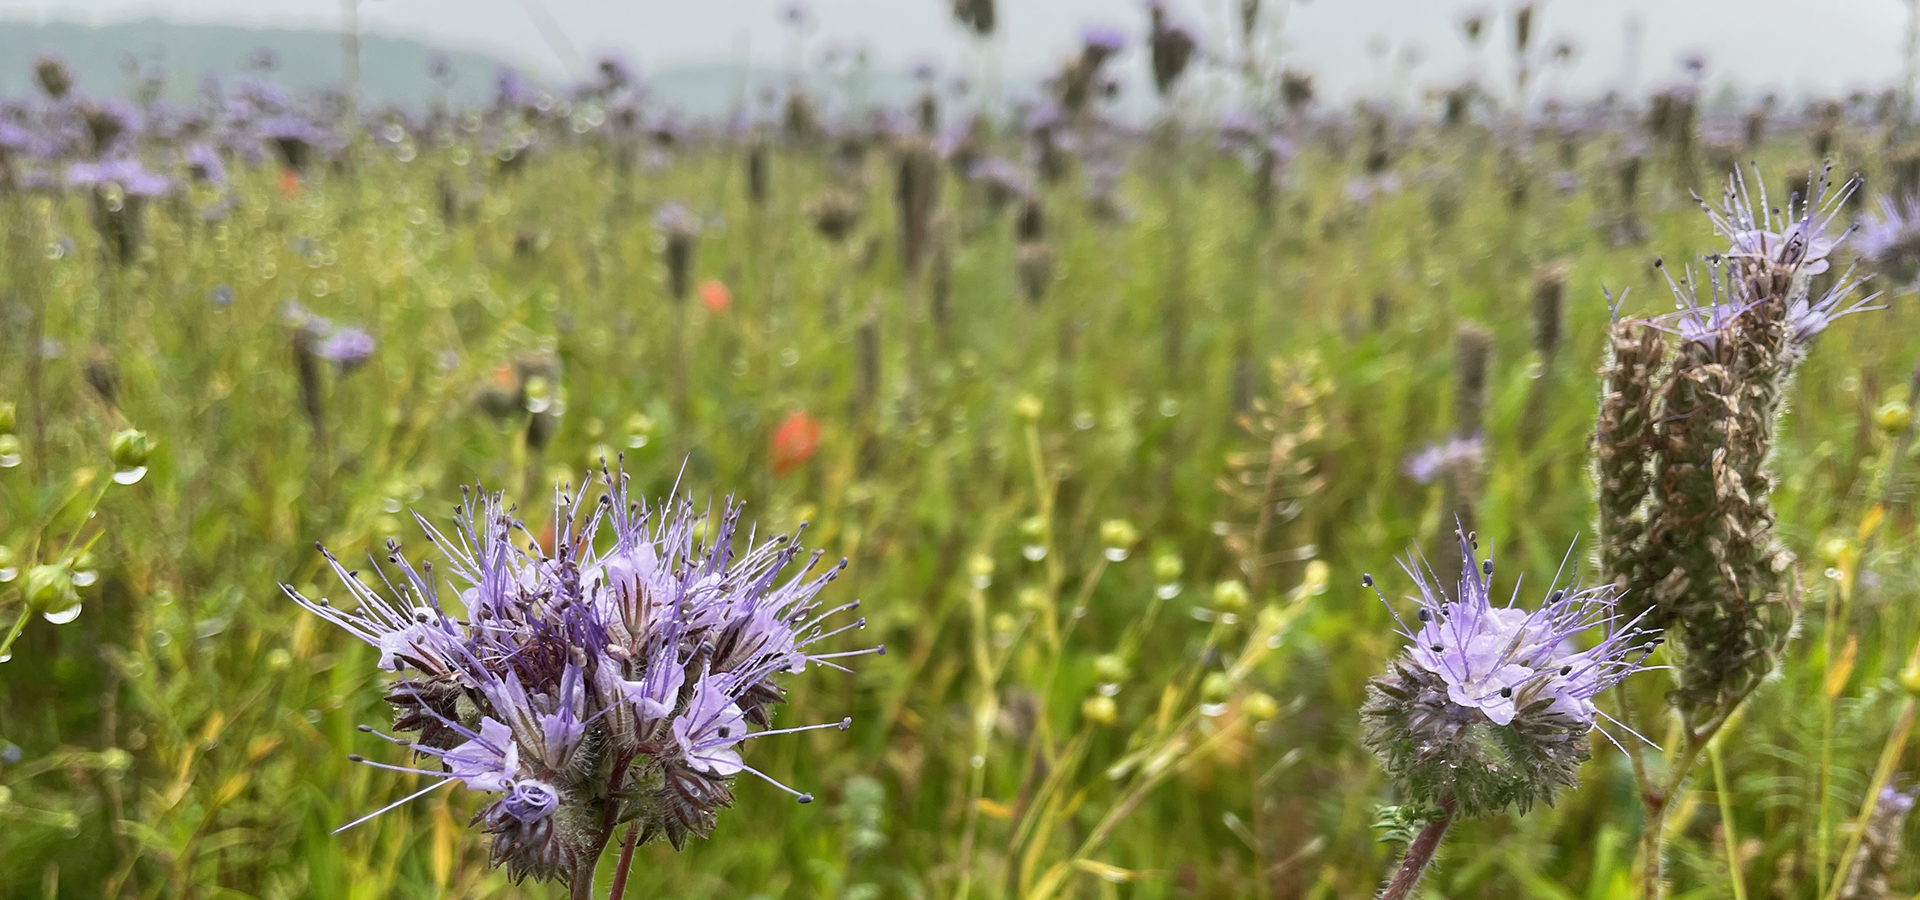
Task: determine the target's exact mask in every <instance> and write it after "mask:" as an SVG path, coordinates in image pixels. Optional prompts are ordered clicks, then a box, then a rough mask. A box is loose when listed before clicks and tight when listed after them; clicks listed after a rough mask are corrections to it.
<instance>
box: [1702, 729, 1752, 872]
mask: <svg viewBox="0 0 1920 900" xmlns="http://www.w3.org/2000/svg"><path fill="white" fill-rule="evenodd" d="M1707 762H1708V763H1709V764H1710V765H1712V767H1713V799H1714V803H1715V804H1716V805H1718V806H1719V807H1720V835H1721V837H1722V838H1723V839H1724V840H1725V841H1726V845H1727V877H1728V878H1730V879H1732V880H1733V900H1747V882H1746V878H1745V877H1744V876H1743V875H1741V873H1740V839H1739V836H1738V834H1736V833H1735V831H1734V827H1733V792H1732V791H1730V790H1728V789H1727V770H1726V766H1724V765H1722V764H1721V762H1720V742H1719V741H1714V742H1713V743H1711V744H1708V745H1707Z"/></svg>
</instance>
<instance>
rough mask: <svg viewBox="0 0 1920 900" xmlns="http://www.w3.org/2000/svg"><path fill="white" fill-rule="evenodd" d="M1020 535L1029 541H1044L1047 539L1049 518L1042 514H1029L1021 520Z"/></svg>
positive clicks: (1035, 542) (1036, 542)
mask: <svg viewBox="0 0 1920 900" xmlns="http://www.w3.org/2000/svg"><path fill="white" fill-rule="evenodd" d="M1020 537H1021V539H1022V540H1025V541H1027V542H1029V543H1034V544H1038V543H1042V542H1044V541H1046V539H1047V520H1046V518H1045V517H1042V516H1028V517H1026V518H1025V519H1022V520H1020Z"/></svg>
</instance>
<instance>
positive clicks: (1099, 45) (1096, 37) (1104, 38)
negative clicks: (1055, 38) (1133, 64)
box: [1080, 24, 1127, 69]
mask: <svg viewBox="0 0 1920 900" xmlns="http://www.w3.org/2000/svg"><path fill="white" fill-rule="evenodd" d="M1126 49H1127V33H1126V32H1124V31H1121V30H1120V29H1118V28H1115V27H1113V26H1112V25H1105V24H1095V25H1088V26H1086V27H1085V28H1082V29H1080V53H1081V58H1083V59H1085V60H1086V61H1087V64H1088V68H1090V69H1098V68H1100V66H1101V65H1102V64H1103V63H1105V62H1106V61H1107V60H1108V59H1111V58H1112V57H1114V56H1115V55H1118V54H1119V53H1121V52H1123V51H1125V50H1126Z"/></svg>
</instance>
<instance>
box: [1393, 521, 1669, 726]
mask: <svg viewBox="0 0 1920 900" xmlns="http://www.w3.org/2000/svg"><path fill="white" fill-rule="evenodd" d="M1460 550H1461V555H1462V557H1463V558H1464V559H1465V560H1466V565H1464V566H1462V567H1461V571H1460V581H1459V589H1458V590H1457V591H1456V592H1455V593H1454V594H1453V595H1452V596H1449V595H1448V594H1447V591H1446V589H1445V588H1444V587H1442V586H1441V585H1440V580H1439V578H1438V576H1437V575H1435V574H1434V573H1433V572H1431V571H1427V572H1425V573H1423V572H1422V570H1421V568H1420V567H1419V566H1417V565H1414V564H1412V563H1411V561H1409V563H1408V564H1407V565H1405V567H1404V568H1405V569H1406V572H1407V574H1408V575H1409V576H1412V578H1413V582H1414V585H1415V587H1417V588H1418V589H1419V591H1420V596H1419V597H1418V598H1416V599H1417V600H1418V603H1419V608H1418V609H1417V610H1416V612H1415V614H1414V621H1413V622H1412V623H1408V622H1407V621H1406V620H1404V619H1400V618H1399V613H1397V612H1395V613H1394V618H1395V621H1396V622H1398V623H1399V626H1400V635H1401V636H1402V637H1404V638H1406V639H1407V649H1406V654H1407V657H1408V658H1409V659H1411V660H1412V661H1413V663H1414V664H1415V665H1417V666H1419V667H1420V668H1421V669H1423V670H1425V671H1427V672H1431V673H1433V674H1434V675H1437V676H1439V678H1440V680H1441V682H1443V683H1444V684H1445V685H1446V691H1447V700H1448V701H1449V702H1451V703H1453V704H1454V705H1455V706H1458V707H1461V708H1463V709H1471V710H1477V711H1479V712H1480V713H1481V714H1482V715H1484V716H1486V718H1487V721H1490V722H1492V723H1493V724H1495V725H1509V724H1512V722H1513V719H1514V717H1515V716H1516V715H1518V714H1520V712H1521V711H1522V710H1526V709H1533V708H1536V707H1537V708H1540V709H1544V710H1545V711H1547V712H1551V713H1555V714H1559V715H1563V716H1566V717H1568V718H1571V719H1573V720H1575V721H1578V722H1580V723H1582V724H1584V725H1586V726H1587V727H1589V728H1591V727H1593V726H1594V724H1595V718H1596V717H1597V716H1603V715H1605V713H1602V712H1600V711H1599V708H1598V707H1596V706H1594V704H1593V698H1594V697H1595V696H1596V695H1598V694H1600V693H1601V692H1603V691H1605V690H1607V689H1608V688H1611V687H1613V686H1614V685H1615V684H1618V683H1619V682H1620V680H1621V679H1623V678H1625V677H1627V676H1628V675H1631V674H1633V673H1634V672H1635V671H1637V670H1639V669H1640V668H1641V663H1643V662H1644V661H1645V660H1646V658H1647V655H1648V654H1649V653H1651V652H1653V646H1654V643H1650V641H1654V640H1656V639H1655V638H1654V635H1653V634H1652V633H1650V632H1647V631H1644V630H1642V629H1640V628H1638V627H1636V624H1637V623H1632V622H1629V623H1625V624H1624V625H1623V624H1622V623H1621V622H1619V621H1618V617H1617V616H1616V615H1615V614H1614V601H1615V599H1616V593H1617V590H1616V588H1615V587H1614V586H1613V585H1611V584H1603V585H1598V586H1595V587H1590V588H1581V587H1579V586H1578V585H1575V586H1573V587H1569V588H1558V587H1556V588H1554V589H1553V590H1551V591H1550V592H1548V594H1547V599H1546V602H1545V603H1542V604H1541V605H1540V606H1539V607H1538V608H1536V609H1533V610H1525V609H1521V608H1519V607H1517V606H1515V603H1516V602H1517V601H1518V600H1519V588H1518V587H1517V586H1516V587H1515V589H1514V595H1513V597H1512V598H1510V599H1509V600H1508V601H1507V603H1506V605H1504V606H1495V605H1494V603H1493V559H1492V558H1491V557H1489V558H1488V559H1487V560H1486V561H1485V562H1484V563H1480V562H1478V561H1476V560H1475V554H1474V550H1473V547H1472V546H1471V544H1470V543H1469V542H1468V541H1467V540H1466V539H1464V538H1462V539H1461V548H1460ZM1371 581H1372V579H1371V577H1370V576H1369V578H1368V582H1369V583H1371ZM1382 602H1385V598H1382ZM1388 609H1389V610H1390V611H1391V610H1392V605H1391V604H1389V605H1388ZM1595 630H1601V631H1603V632H1605V633H1604V635H1603V636H1602V638H1601V639H1600V641H1599V642H1597V643H1596V644H1594V646H1592V647H1590V648H1586V649H1581V648H1580V647H1579V646H1577V645H1576V643H1575V639H1576V638H1578V637H1580V636H1581V635H1584V634H1587V633H1588V632H1592V631H1595Z"/></svg>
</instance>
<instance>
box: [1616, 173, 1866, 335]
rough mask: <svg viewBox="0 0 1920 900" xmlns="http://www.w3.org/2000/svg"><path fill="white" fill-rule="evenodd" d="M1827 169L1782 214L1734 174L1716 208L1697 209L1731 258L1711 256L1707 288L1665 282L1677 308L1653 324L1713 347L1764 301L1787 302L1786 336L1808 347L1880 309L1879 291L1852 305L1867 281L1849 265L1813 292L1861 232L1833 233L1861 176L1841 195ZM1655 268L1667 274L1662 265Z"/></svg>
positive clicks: (1688, 279) (1685, 280) (1762, 189)
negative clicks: (1815, 280) (1843, 321)
mask: <svg viewBox="0 0 1920 900" xmlns="http://www.w3.org/2000/svg"><path fill="white" fill-rule="evenodd" d="M1830 168H1831V167H1829V170H1828V171H1823V172H1821V173H1820V174H1819V177H1818V178H1817V179H1816V178H1812V177H1809V180H1808V181H1809V189H1808V194H1809V196H1806V197H1801V196H1798V195H1797V194H1795V195H1793V196H1790V197H1788V198H1787V203H1786V207H1785V212H1784V213H1783V212H1782V211H1781V210H1780V209H1779V208H1777V207H1775V206H1773V205H1772V204H1770V203H1769V201H1768V198H1767V193H1766V186H1765V185H1764V184H1760V183H1759V182H1758V180H1757V179H1756V182H1755V183H1756V184H1757V185H1758V196H1757V197H1756V196H1755V195H1754V192H1753V191H1751V190H1749V188H1748V186H1747V180H1746V177H1745V176H1744V175H1743V174H1741V173H1740V172H1739V171H1738V170H1735V171H1734V173H1733V175H1732V176H1731V177H1730V178H1729V179H1728V181H1727V189H1726V192H1725V193H1724V195H1723V196H1722V199H1721V202H1720V204H1719V205H1718V206H1712V205H1708V204H1707V203H1705V202H1704V201H1703V202H1702V203H1701V204H1700V205H1701V208H1702V209H1704V210H1706V213H1707V216H1708V218H1710V219H1711V220H1712V222H1713V227H1714V230H1715V231H1717V232H1718V233H1719V234H1720V236H1721V237H1723V238H1725V239H1726V240H1727V242H1728V244H1729V246H1728V248H1727V251H1726V253H1725V254H1724V255H1723V256H1717V257H1710V258H1709V259H1708V264H1709V268H1708V277H1707V284H1706V285H1705V289H1704V291H1703V290H1702V286H1701V285H1700V284H1699V283H1698V282H1697V281H1695V279H1694V278H1693V276H1692V273H1691V272H1688V273H1685V274H1683V276H1682V277H1681V278H1680V279H1679V280H1675V279H1674V278H1673V276H1672V275H1671V274H1670V273H1669V274H1668V275H1667V281H1668V285H1669V287H1671V288H1672V291H1673V295H1674V301H1675V305H1676V306H1678V307H1679V308H1678V309H1677V310H1675V311H1674V312H1672V313H1669V314H1667V315H1666V316H1663V317H1660V318H1659V319H1657V320H1655V323H1654V324H1655V325H1656V326H1657V327H1660V328H1662V329H1664V330H1666V331H1669V332H1671V333H1674V334H1677V335H1679V336H1680V337H1681V339H1682V340H1684V341H1687V342H1690V343H1700V344H1704V345H1706V346H1708V347H1710V348H1711V347H1713V346H1714V345H1715V344H1716V343H1717V342H1718V340H1719V338H1720V336H1721V335H1722V334H1723V333H1725V331H1726V330H1727V328H1728V327H1729V326H1731V325H1732V324H1733V323H1734V322H1735V321H1736V320H1737V319H1739V318H1740V317H1741V316H1743V315H1746V314H1747V313H1748V311H1749V310H1751V309H1753V308H1754V307H1755V306H1757V305H1758V304H1760V303H1762V302H1765V301H1769V300H1783V301H1784V304H1783V308H1782V312H1781V314H1782V315H1783V316H1784V321H1785V323H1786V325H1787V329H1788V331H1787V333H1788V335H1789V336H1790V337H1791V339H1792V340H1793V342H1794V344H1796V345H1804V344H1806V343H1807V342H1808V341H1811V340H1812V339H1813V338H1814V336H1815V335H1818V334H1819V333H1820V332H1822V331H1825V330H1826V328H1827V326H1829V325H1831V324H1833V321H1834V320H1835V319H1838V318H1840V317H1841V316H1844V315H1848V314H1850V313H1856V312H1864V311H1866V310H1869V309H1878V308H1879V307H1877V306H1873V305H1871V304H1872V303H1873V301H1874V300H1875V299H1877V298H1878V296H1879V295H1878V294H1873V295H1869V296H1867V297H1865V298H1862V299H1858V300H1854V301H1853V302H1852V303H1848V302H1847V301H1848V300H1849V298H1851V297H1852V295H1853V292H1854V289H1856V288H1858V287H1859V286H1860V284H1861V283H1862V282H1863V281H1864V280H1865V279H1864V277H1856V276H1855V275H1854V270H1853V268H1852V267H1849V268H1848V269H1847V270H1846V271H1844V272H1842V273H1841V274H1840V275H1839V277H1837V278H1835V279H1834V280H1833V284H1832V285H1831V286H1829V287H1828V288H1827V289H1826V290H1825V291H1823V292H1821V293H1820V294H1819V295H1818V296H1815V295H1814V294H1813V292H1812V285H1811V283H1810V282H1811V279H1812V277H1813V276H1815V275H1819V274H1821V273H1824V272H1826V271H1827V270H1828V269H1829V268H1830V267H1831V257H1832V256H1833V253H1834V250H1835V249H1836V248H1838V247H1839V245H1840V244H1841V242H1843V241H1845V240H1846V239H1847V237H1848V236H1849V235H1851V234H1852V233H1853V231H1854V229H1855V227H1856V226H1849V227H1848V228H1846V229H1845V230H1843V231H1841V232H1840V233H1839V234H1837V235H1835V234H1832V233H1831V232H1830V229H1831V227H1832V225H1833V224H1834V222H1835V220H1837V219H1839V218H1840V216H1841V214H1842V207H1843V205H1844V204H1845V202H1846V199H1847V196H1848V195H1849V194H1851V193H1852V192H1853V191H1854V190H1856V189H1857V188H1858V187H1859V181H1858V179H1849V180H1848V181H1847V182H1846V183H1845V184H1844V185H1842V186H1841V187H1840V189H1839V190H1837V191H1835V190H1832V189H1831V180H1830V177H1829V176H1830V174H1831V171H1830ZM1723 261H1724V262H1725V264H1726V269H1725V272H1724V273H1723V272H1722V271H1721V269H1720V263H1721V262H1723ZM1655 265H1656V266H1659V267H1660V269H1661V271H1662V272H1665V271H1666V267H1665V266H1664V265H1660V264H1659V263H1658V262H1656V263H1655ZM1703 294H1704V296H1703Z"/></svg>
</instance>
